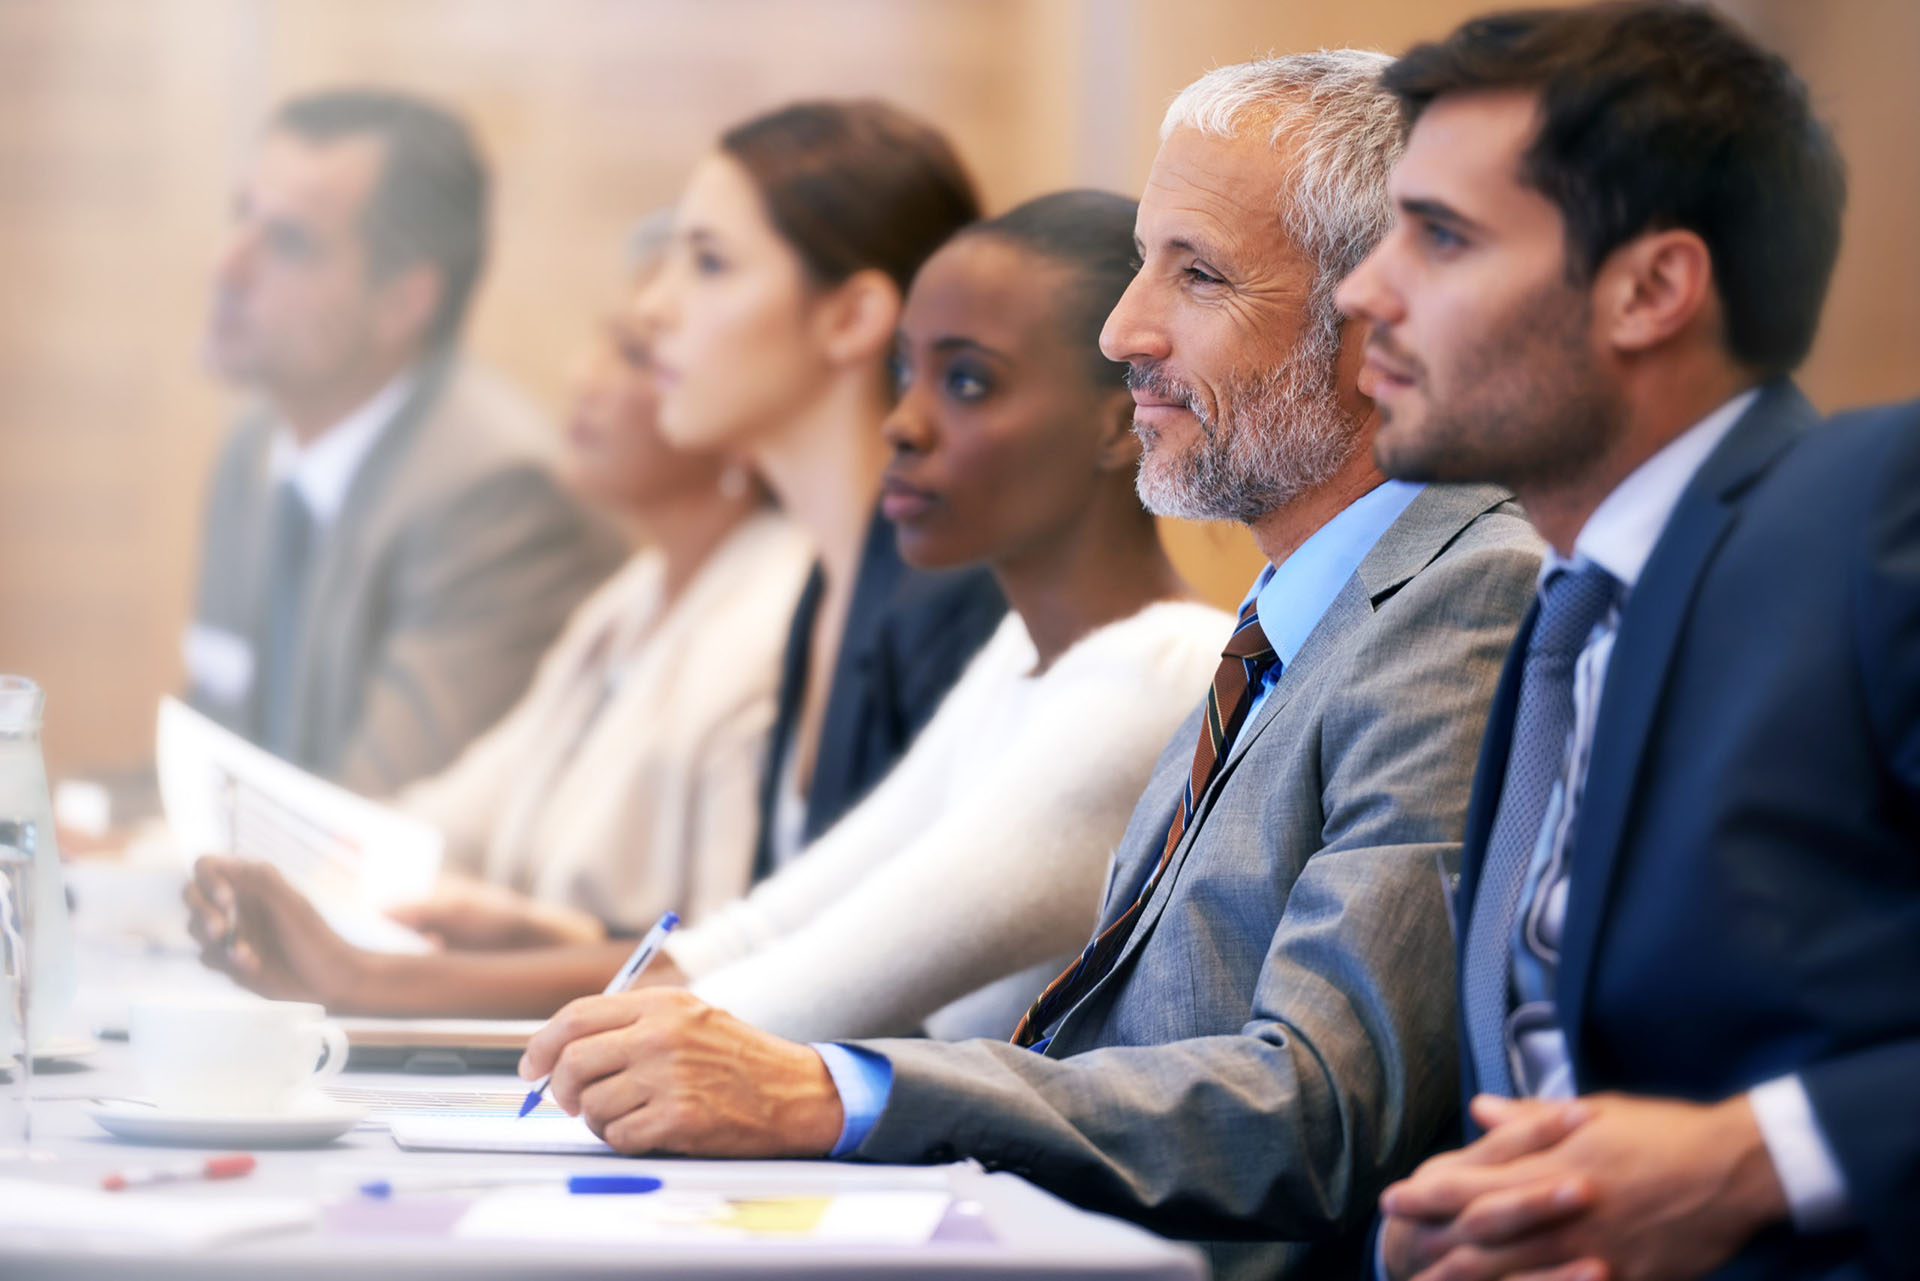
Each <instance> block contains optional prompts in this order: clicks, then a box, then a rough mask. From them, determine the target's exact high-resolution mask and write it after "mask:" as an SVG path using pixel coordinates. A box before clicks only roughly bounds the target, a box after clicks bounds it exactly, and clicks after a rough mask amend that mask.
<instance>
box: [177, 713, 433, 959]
mask: <svg viewBox="0 0 1920 1281" xmlns="http://www.w3.org/2000/svg"><path fill="white" fill-rule="evenodd" d="M155 762H156V765H157V768H158V772H159V776H160V802H161V805H162V807H163V808H164V809H165V810H166V815H167V824H168V826H169V827H171V828H172V829H173V837H174V840H175V842H176V843H177V844H178V845H179V847H180V849H181V851H182V852H183V853H184V854H185V855H186V856H187V857H188V858H189V859H191V858H196V857H198V856H199V855H201V854H208V853H232V854H237V855H240V856H242V857H246V858H257V859H261V860H263V861H265V862H268V863H271V864H273V865H274V866H275V867H277V868H279V869H280V871H281V873H282V874H283V875H285V876H286V878H287V879H288V880H289V881H291V882H292V883H293V885H294V887H295V888H297V889H298V890H299V891H300V892H301V893H302V894H304V895H306V896H307V898H309V899H310V900H312V902H313V905H314V906H315V907H316V908H318V909H319V911H320V914H321V915H322V916H323V917H325V918H326V920H327V924H329V925H330V926H332V927H333V929H334V931H335V932H336V933H338V934H339V935H340V936H341V937H342V938H344V939H346V940H347V941H348V942H350V943H353V944H354V945H356V946H358V947H363V948H367V949H369V950H371V951H380V952H424V951H427V950H429V946H430V945H429V944H428V943H427V941H426V940H425V939H424V938H422V937H421V936H420V935H419V934H417V933H415V932H414V931H412V930H410V929H407V928H406V927H405V926H403V925H401V924H399V923H398V922H397V921H394V920H392V919H390V918H388V917H387V916H385V915H383V911H384V909H386V908H389V907H392V906H394V905H395V904H397V903H404V902H408V901H412V900H417V899H422V898H425V897H426V896H427V895H428V894H430V893H431V892H432V891H433V886H434V882H435V880H436V879H437V878H438V877H439V875H440V860H441V858H442V855H443V853H444V851H445V845H446V841H445V838H444V837H443V836H442V835H441V834H440V832H439V830H438V829H437V828H435V827H433V825H431V824H429V823H423V822H421V821H420V820H418V819H415V818H410V817H408V816H407V815H405V814H402V813H400V812H399V811H397V810H394V809H390V808H388V807H387V806H384V805H378V804H375V803H374V802H372V801H369V800H367V799H366V798H364V797H361V796H356V795H355V794H354V793H352V792H349V791H347V790H346V789H345V788H342V787H336V786H335V785H334V784H332V783H329V782H327V781H326V780H324V779H320V778H316V777H314V776H313V775H312V774H309V773H307V772H306V771H305V770H302V769H298V768H296V767H294V766H292V765H289V764H287V763H286V762H285V761H283V760H280V759H279V758H278V757H276V756H274V755H272V754H271V753H269V752H264V751H262V750H261V749H260V748H258V747H255V746H254V745H253V744H252V743H249V742H247V741H246V740H245V739H243V738H241V737H240V736H239V735H237V734H234V733H232V732H231V731H229V730H227V729H225V728H223V727H222V726H220V725H217V724H215V723H214V722H213V721H211V720H209V719H207V718H206V717H205V716H202V715H201V714H200V713H198V712H196V711H194V710H193V709H192V708H190V707H188V706H187V705H186V704H185V703H182V702H180V701H179V700H177V699H173V698H163V699H161V700H160V728H159V733H158V742H157V744H156V747H155Z"/></svg>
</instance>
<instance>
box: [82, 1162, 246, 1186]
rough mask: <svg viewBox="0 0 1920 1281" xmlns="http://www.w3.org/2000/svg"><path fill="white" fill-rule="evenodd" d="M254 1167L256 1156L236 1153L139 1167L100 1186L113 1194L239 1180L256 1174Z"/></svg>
mask: <svg viewBox="0 0 1920 1281" xmlns="http://www.w3.org/2000/svg"><path fill="white" fill-rule="evenodd" d="M253 1166H254V1161H253V1158H252V1157H250V1156H248V1155H247V1154H246V1153H245V1152H236V1153H234V1154H233V1155H231V1156H216V1157H209V1158H207V1159H206V1160H205V1161H198V1162H192V1163H188V1164H183V1165H161V1166H136V1167H134V1168H133V1169H131V1170H125V1171H121V1172H118V1173H115V1174H109V1175H108V1176H107V1177H106V1178H104V1179H102V1180H100V1186H101V1187H103V1188H105V1189H106V1190H107V1191H109V1192H120V1191H124V1190H125V1189H127V1188H144V1187H146V1186H148V1185H149V1184H153V1183H187V1182H190V1181H192V1180H194V1179H237V1178H239V1177H240V1176H241V1175H243V1174H252V1173H253Z"/></svg>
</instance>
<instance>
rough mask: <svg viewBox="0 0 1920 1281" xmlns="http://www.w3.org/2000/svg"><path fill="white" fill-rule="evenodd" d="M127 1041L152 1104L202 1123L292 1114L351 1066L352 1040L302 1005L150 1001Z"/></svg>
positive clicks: (134, 1019)
mask: <svg viewBox="0 0 1920 1281" xmlns="http://www.w3.org/2000/svg"><path fill="white" fill-rule="evenodd" d="M127 1036H128V1040H129V1041H131V1042H132V1045H133V1066H134V1071H135V1072H136V1073H137V1074H138V1075H139V1077H140V1080H141V1082H142V1083H143V1084H144V1085H145V1086H146V1090H147V1093H148V1095H149V1096H151V1097H152V1099H153V1101H154V1102H155V1103H157V1104H159V1105H160V1107H162V1108H164V1109H165V1110H167V1111H170V1112H187V1113H192V1114H195V1115H199V1116H210V1115H221V1116H272V1115H278V1114H281V1113H285V1112H288V1111H291V1110H292V1109H293V1108H294V1107H295V1106H297V1105H298V1104H299V1103H300V1101H301V1099H302V1098H303V1097H304V1096H305V1095H306V1094H307V1093H308V1091H310V1090H311V1089H312V1088H313V1087H314V1086H315V1085H317V1084H319V1083H320V1082H321V1081H324V1080H326V1079H327V1078H329V1077H331V1076H333V1075H335V1074H336V1073H338V1072H339V1071H340V1069H341V1068H343V1067H345V1066H346V1064H347V1034H346V1033H345V1032H343V1031H341V1030H340V1025H339V1024H337V1023H329V1022H327V1021H326V1011H325V1010H324V1009H322V1008H321V1007H320V1006H318V1005H310V1004H307V1003H305V1002H301V1001H259V1000H246V999H243V998H208V999H200V1000H167V1001H145V1002H141V1003H138V1004H136V1005H134V1006H133V1008H132V1010H131V1011H130V1013H129V1015H128V1019H127ZM323 1054H324V1055H325V1058H324V1059H323V1058H322V1057H321V1056H322V1055H323Z"/></svg>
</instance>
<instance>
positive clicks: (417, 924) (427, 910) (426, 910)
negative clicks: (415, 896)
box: [387, 903, 434, 930]
mask: <svg viewBox="0 0 1920 1281" xmlns="http://www.w3.org/2000/svg"><path fill="white" fill-rule="evenodd" d="M433 915H434V913H433V907H432V905H430V904H427V903H396V904H394V905H393V906H392V907H390V908H388V909H387V917H388V919H390V920H395V921H398V922H400V924H402V925H404V926H406V927H407V928H408V929H413V930H420V929H425V928H426V927H427V924H428V923H429V922H430V921H432V919H433Z"/></svg>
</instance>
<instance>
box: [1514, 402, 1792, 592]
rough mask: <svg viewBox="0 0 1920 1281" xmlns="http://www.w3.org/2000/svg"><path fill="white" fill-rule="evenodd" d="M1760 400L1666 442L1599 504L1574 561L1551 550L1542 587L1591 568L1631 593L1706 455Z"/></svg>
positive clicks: (1715, 415) (1732, 407)
mask: <svg viewBox="0 0 1920 1281" xmlns="http://www.w3.org/2000/svg"><path fill="white" fill-rule="evenodd" d="M1759 398H1760V389H1759V388H1758V387H1754V388H1751V389H1749V390H1747V391H1743V392H1741V393H1740V394H1739V395H1738V396H1735V397H1734V398H1733V399H1732V400H1729V401H1728V402H1726V403H1725V404H1724V405H1721V406H1720V407H1719V408H1718V409H1716V410H1714V411H1713V412H1712V413H1710V414H1708V415H1707V416H1706V417H1705V418H1702V419H1701V420H1700V421H1699V422H1697V423H1695V424H1694V425H1693V426H1691V427H1689V428H1687V430H1686V431H1684V432H1682V433H1680V435H1678V436H1676V437H1674V438H1673V439H1672V440H1670V441H1668V442H1667V444H1666V445H1665V446H1664V447H1662V449H1661V450H1660V452H1659V453H1657V454H1655V455H1654V456H1653V457H1651V458H1649V459H1647V461H1646V462H1644V463H1641V464H1640V465H1639V466H1638V467H1636V468H1634V469H1633V472H1632V473H1631V474H1630V475H1628V477H1627V478H1626V479H1625V480H1623V481H1621V482H1620V483H1619V484H1618V485H1616V486H1614V489H1613V492H1612V493H1610V494H1608V495H1607V496H1606V497H1605V498H1603V499H1601V500H1600V505H1599V506H1598V507H1596V508H1594V509H1593V515H1591V516H1589V517H1587V523H1586V524H1585V525H1583V526H1582V527H1581V529H1580V533H1579V534H1578V535H1577V536H1576V537H1575V538H1574V540H1573V555H1572V557H1570V558H1569V557H1563V556H1561V555H1560V554H1559V553H1558V552H1556V551H1554V550H1553V549H1552V548H1548V549H1547V555H1546V558H1545V560H1543V561H1542V562H1541V565H1540V581H1541V582H1543V583H1544V582H1546V581H1547V576H1548V575H1549V574H1551V573H1553V572H1554V571H1555V570H1559V569H1565V568H1568V567H1570V566H1574V565H1578V564H1580V563H1582V562H1587V563H1591V564H1595V565H1598V566H1600V568H1602V569H1604V570H1606V571H1607V572H1608V573H1609V574H1612V575H1613V576H1614V578H1616V579H1618V580H1619V582H1620V586H1621V590H1622V591H1623V592H1630V591H1632V590H1633V585H1634V584H1635V583H1636V582H1638V581H1639V579H1640V571H1641V570H1643V569H1645V568H1646V565H1647V558H1648V557H1649V556H1651V555H1653V545H1654V544H1655V543H1657V542H1658V541H1660V531H1661V530H1663V529H1665V528H1666V525H1667V518H1668V517H1669V516H1671V515H1673V509H1674V508H1675V507H1677V506H1678V505H1679V503H1680V495H1681V494H1683V493H1685V492H1686V488H1687V486H1688V485H1689V484H1691V483H1692V481H1693V478H1694V476H1695V474H1696V473H1698V472H1699V470H1700V468H1701V467H1702V466H1703V465H1705V463H1706V461H1707V457H1708V455H1710V454H1712V453H1713V451H1714V448H1715V447H1716V446H1718V445H1719V444H1720V442H1721V441H1722V440H1725V439H1726V436H1727V433H1728V432H1730V431H1732V430H1733V425H1734V424H1735V423H1737V422H1739V421H1740V417H1741V415H1742V414H1745V413H1746V412H1747V410H1748V409H1749V408H1750V407H1751V406H1752V404H1753V402H1754V401H1756V400H1758V399H1759Z"/></svg>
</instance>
